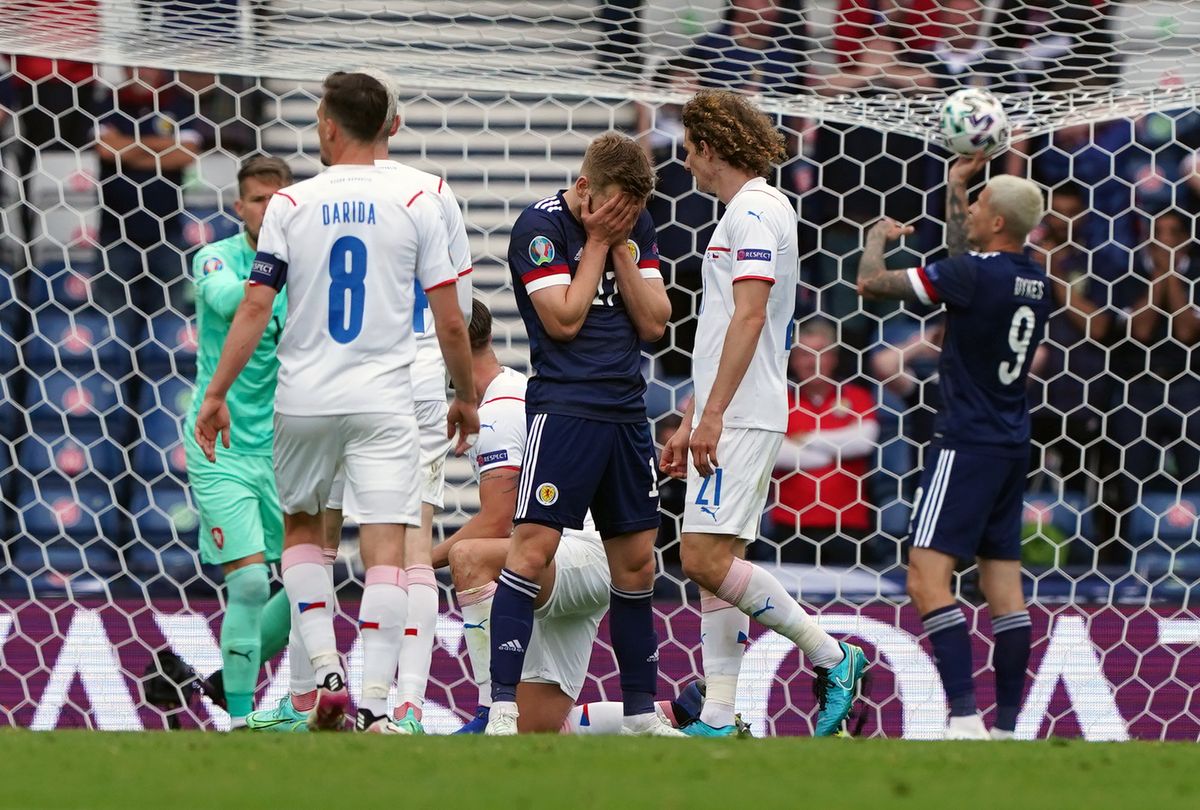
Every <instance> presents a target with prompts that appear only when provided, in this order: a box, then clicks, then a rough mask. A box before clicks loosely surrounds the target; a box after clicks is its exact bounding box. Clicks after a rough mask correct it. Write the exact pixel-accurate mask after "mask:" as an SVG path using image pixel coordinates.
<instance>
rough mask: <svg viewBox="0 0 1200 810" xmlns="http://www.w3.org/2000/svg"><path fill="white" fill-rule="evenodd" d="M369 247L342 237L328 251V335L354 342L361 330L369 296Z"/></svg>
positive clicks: (353, 239) (345, 341)
mask: <svg viewBox="0 0 1200 810" xmlns="http://www.w3.org/2000/svg"><path fill="white" fill-rule="evenodd" d="M366 280H367V246H366V245H365V244H363V241H362V240H361V239H359V238H358V237H357V236H343V237H340V238H339V239H338V240H337V241H336V242H334V243H333V249H332V250H331V251H330V253H329V336H330V337H332V338H333V339H334V340H336V341H337V342H338V343H342V344H345V343H351V342H353V341H354V339H355V338H356V337H358V336H359V334H360V333H361V332H362V327H363V306H364V304H365V302H366V297H367V287H366Z"/></svg>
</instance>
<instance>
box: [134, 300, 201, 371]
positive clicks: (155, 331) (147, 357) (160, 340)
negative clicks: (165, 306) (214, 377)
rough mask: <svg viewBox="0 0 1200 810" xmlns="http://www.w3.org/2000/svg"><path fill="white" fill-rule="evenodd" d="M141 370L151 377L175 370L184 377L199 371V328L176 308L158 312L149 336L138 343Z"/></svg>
mask: <svg viewBox="0 0 1200 810" xmlns="http://www.w3.org/2000/svg"><path fill="white" fill-rule="evenodd" d="M137 365H138V370H139V371H141V372H142V373H143V374H145V375H146V376H147V377H149V378H150V379H161V378H163V377H166V376H169V375H171V374H172V373H174V374H178V375H179V376H181V377H182V378H184V379H188V380H190V379H193V378H194V377H195V374H196V329H195V326H194V325H193V324H192V323H191V322H190V321H189V320H188V319H187V318H184V317H182V316H180V315H177V314H175V313H173V312H164V313H162V314H161V315H156V316H155V317H154V318H153V319H152V320H151V321H150V332H149V335H148V336H147V338H146V339H145V340H143V341H141V343H140V344H139V345H138V347H137Z"/></svg>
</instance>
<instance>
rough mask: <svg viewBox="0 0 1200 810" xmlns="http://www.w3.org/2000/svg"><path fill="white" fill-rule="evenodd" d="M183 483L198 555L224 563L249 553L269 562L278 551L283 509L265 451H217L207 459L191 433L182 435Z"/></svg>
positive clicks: (205, 559)
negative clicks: (195, 512)
mask: <svg viewBox="0 0 1200 810" xmlns="http://www.w3.org/2000/svg"><path fill="white" fill-rule="evenodd" d="M184 445H185V446H186V451H187V467H188V483H189V484H190V485H191V487H192V495H193V496H194V499H195V502H196V508H197V509H199V511H200V558H201V559H202V560H204V562H206V563H211V564H214V565H224V564H226V563H231V562H233V561H235V560H240V559H242V558H243V557H249V556H250V555H252V554H262V555H263V556H264V557H266V559H267V561H268V562H275V561H276V560H278V559H279V557H280V554H281V553H282V552H283V509H282V508H281V507H280V505H279V492H278V491H277V490H276V489H275V469H274V466H273V465H272V463H271V457H270V456H243V455H235V454H233V453H230V452H229V451H228V450H226V451H224V452H222V449H223V448H221V447H217V463H216V464H210V463H209V462H208V459H206V458H205V457H204V453H203V452H202V451H201V450H200V446H199V445H198V444H196V440H195V439H194V438H192V437H191V436H187V437H186V438H185V439H184Z"/></svg>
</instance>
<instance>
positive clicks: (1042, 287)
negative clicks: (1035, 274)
mask: <svg viewBox="0 0 1200 810" xmlns="http://www.w3.org/2000/svg"><path fill="white" fill-rule="evenodd" d="M1013 295H1015V296H1017V297H1018V298H1031V299H1033V300H1034V301H1041V300H1042V299H1043V298H1044V297H1045V296H1046V282H1044V281H1040V280H1038V279H1032V278H1017V279H1016V284H1015V285H1014V286H1013Z"/></svg>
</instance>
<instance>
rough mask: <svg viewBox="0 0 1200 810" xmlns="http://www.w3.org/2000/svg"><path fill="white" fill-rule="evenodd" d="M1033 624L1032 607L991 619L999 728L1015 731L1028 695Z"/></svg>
mask: <svg viewBox="0 0 1200 810" xmlns="http://www.w3.org/2000/svg"><path fill="white" fill-rule="evenodd" d="M1031 634H1032V627H1031V626H1030V623H1029V611H1027V610H1018V611H1016V612H1015V613H1006V614H1004V615H1003V616H998V617H996V618H995V619H992V638H994V639H995V642H996V644H995V648H994V649H993V651H992V667H993V668H994V669H995V671H996V723H995V725H996V728H998V729H1001V730H1003V731H1015V730H1016V728H1017V716H1018V715H1020V713H1021V699H1022V698H1023V697H1024V696H1025V670H1026V669H1028V667H1029V644H1030V635H1031Z"/></svg>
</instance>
